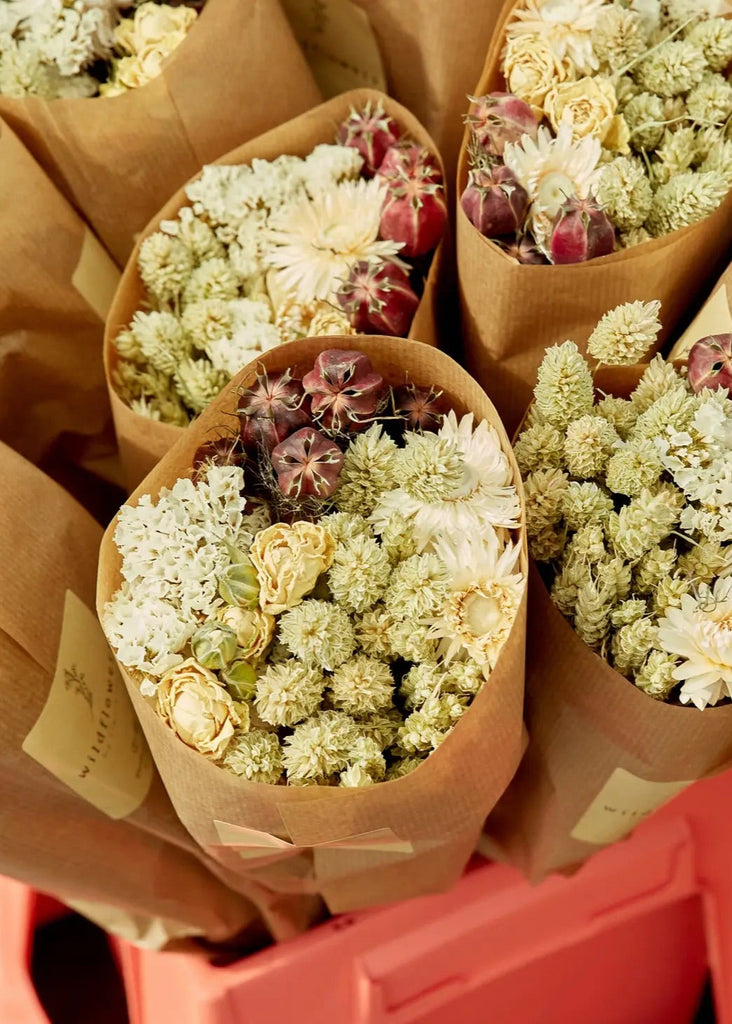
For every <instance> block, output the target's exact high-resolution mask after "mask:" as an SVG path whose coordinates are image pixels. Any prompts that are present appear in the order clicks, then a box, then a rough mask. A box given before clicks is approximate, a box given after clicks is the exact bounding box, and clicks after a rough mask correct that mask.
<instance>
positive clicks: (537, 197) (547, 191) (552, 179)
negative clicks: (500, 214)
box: [503, 120, 602, 251]
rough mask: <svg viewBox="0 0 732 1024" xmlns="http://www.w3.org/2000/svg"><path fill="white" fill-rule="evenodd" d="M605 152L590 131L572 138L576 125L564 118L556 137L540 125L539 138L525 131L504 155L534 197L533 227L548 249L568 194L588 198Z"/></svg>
mask: <svg viewBox="0 0 732 1024" xmlns="http://www.w3.org/2000/svg"><path fill="white" fill-rule="evenodd" d="M601 152H602V144H601V143H600V140H599V139H596V138H594V137H593V136H590V135H588V136H587V137H586V138H584V139H580V140H579V141H577V142H573V141H572V125H571V123H570V122H569V121H566V120H565V121H562V123H561V124H560V125H559V130H558V131H557V134H556V137H554V136H552V133H551V132H550V130H549V129H548V128H546V127H541V128H539V131H538V133H537V137H536V140H534V139H532V138H531V137H530V136H529V135H524V136H523V138H522V139H521V141H520V142H513V143H509V144H508V145H507V146H506V148H505V150H504V154H503V159H504V162H505V164H506V166H507V167H508V169H509V170H510V171H512V172H513V174H514V175H515V177H516V178H517V179H518V182H519V184H520V185H522V186H523V188H525V189H526V191H527V192H528V195H529V199H530V200H531V208H530V211H529V222H528V223H529V228H530V230H531V233H532V234H533V236H534V238H535V239H536V243H537V245H539V247H540V248H542V249H543V250H545V251H546V247H547V245H548V242H549V236H550V234H551V230H552V225H553V223H554V218H555V217H556V215H557V213H558V212H559V208H560V207H561V205H562V203H564V201H565V200H566V199H567V197H568V196H576V197H577V198H578V199H586V198H587V196H588V195H589V194H590V192H591V190H592V187H593V185H594V182H595V177H596V173H597V165H598V161H599V159H600V154H601Z"/></svg>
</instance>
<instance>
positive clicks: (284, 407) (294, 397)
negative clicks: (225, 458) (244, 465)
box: [237, 371, 310, 451]
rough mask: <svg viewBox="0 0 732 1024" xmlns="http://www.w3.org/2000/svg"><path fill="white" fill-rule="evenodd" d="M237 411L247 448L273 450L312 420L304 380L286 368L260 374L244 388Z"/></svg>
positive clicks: (242, 437)
mask: <svg viewBox="0 0 732 1024" xmlns="http://www.w3.org/2000/svg"><path fill="white" fill-rule="evenodd" d="M237 411H238V414H239V417H240V420H241V428H240V435H241V440H242V443H243V445H244V447H245V448H248V449H252V448H257V447H259V446H260V445H261V446H263V447H264V448H265V449H267V451H270V450H271V449H272V448H274V446H275V445H276V444H279V442H280V441H283V440H284V439H285V438H286V437H287V436H288V435H289V434H292V433H293V432H294V431H295V430H297V429H298V428H299V427H303V426H305V424H306V423H309V422H310V416H309V413H308V408H307V399H306V396H305V391H304V390H303V386H302V381H299V380H295V379H294V378H293V377H292V376H291V375H290V373H289V372H287V371H285V373H273V374H272V375H271V376H270V375H269V374H267V373H266V372H262V373H260V374H257V379H256V382H255V383H254V384H253V385H252V386H251V387H250V388H244V389H243V390H242V391H241V394H240V397H239V405H238V410H237Z"/></svg>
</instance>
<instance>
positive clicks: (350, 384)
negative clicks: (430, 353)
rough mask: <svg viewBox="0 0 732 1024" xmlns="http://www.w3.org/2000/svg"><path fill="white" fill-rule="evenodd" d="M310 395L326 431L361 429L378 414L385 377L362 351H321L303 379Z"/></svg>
mask: <svg viewBox="0 0 732 1024" xmlns="http://www.w3.org/2000/svg"><path fill="white" fill-rule="evenodd" d="M302 383H303V387H304V388H305V390H306V391H307V393H308V394H309V395H310V399H311V407H312V413H313V419H315V420H317V421H318V423H319V425H320V426H322V427H324V428H325V429H326V430H335V431H338V432H339V433H340V432H345V431H347V430H360V429H361V428H362V427H365V426H367V425H368V422H369V421H370V420H371V419H372V418H373V417H374V416H375V414H376V411H377V409H378V408H379V404H380V402H381V399H382V396H383V394H384V390H385V388H384V378H383V377H382V376H381V375H380V374H378V373H375V372H374V368H373V366H372V365H371V360H370V359H369V358H368V356H365V355H364V354H363V352H348V351H344V350H342V349H338V348H331V349H328V350H327V351H325V352H321V353H320V355H319V356H318V358H317V359H316V360H315V365H314V367H313V369H312V370H311V371H310V373H306V374H305V376H304V377H303V379H302Z"/></svg>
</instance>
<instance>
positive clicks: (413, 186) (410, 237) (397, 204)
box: [379, 171, 447, 256]
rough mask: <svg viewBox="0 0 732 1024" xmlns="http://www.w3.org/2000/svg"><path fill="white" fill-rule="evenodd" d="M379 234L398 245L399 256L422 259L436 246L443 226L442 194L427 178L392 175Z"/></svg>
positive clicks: (441, 190) (440, 186)
mask: <svg viewBox="0 0 732 1024" xmlns="http://www.w3.org/2000/svg"><path fill="white" fill-rule="evenodd" d="M386 184H387V193H386V199H385V200H384V206H383V209H382V211H381V223H380V225H379V234H380V235H381V237H382V238H388V239H391V240H392V241H394V242H401V243H402V249H401V251H400V254H399V255H400V256H422V255H424V254H425V253H427V252H430V251H431V250H432V249H434V248H435V247H436V246H437V243H438V242H439V241H440V239H441V238H442V233H443V231H444V230H445V225H446V224H447V206H446V204H445V190H444V188H443V187H442V185H440V184H438V183H437V182H434V181H430V180H429V179H427V178H410V177H409V176H408V175H407V174H406V173H405V172H404V171H399V172H395V174H394V177H392V178H390V179H389V180H388V181H387V182H386Z"/></svg>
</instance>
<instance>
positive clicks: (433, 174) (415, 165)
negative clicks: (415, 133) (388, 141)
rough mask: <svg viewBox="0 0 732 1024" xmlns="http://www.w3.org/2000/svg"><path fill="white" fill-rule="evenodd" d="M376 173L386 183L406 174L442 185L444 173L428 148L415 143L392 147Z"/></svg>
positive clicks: (398, 144)
mask: <svg viewBox="0 0 732 1024" xmlns="http://www.w3.org/2000/svg"><path fill="white" fill-rule="evenodd" d="M376 173H377V175H378V176H379V177H380V178H384V179H385V180H386V181H391V179H392V178H395V177H399V176H400V175H402V174H406V175H407V177H408V178H420V179H421V180H423V181H434V182H436V183H438V184H440V185H441V184H442V171H441V170H440V165H439V163H438V162H437V157H436V156H435V155H434V154H433V153H431V152H430V151H429V149H427V147H426V146H420V145H418V144H417V143H415V142H409V143H403V142H400V143H397V145H396V146H390V147H389V149H387V151H386V154H385V156H384V159H383V160H382V161H381V164H380V165H379V169H378V171H377V172H376Z"/></svg>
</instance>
